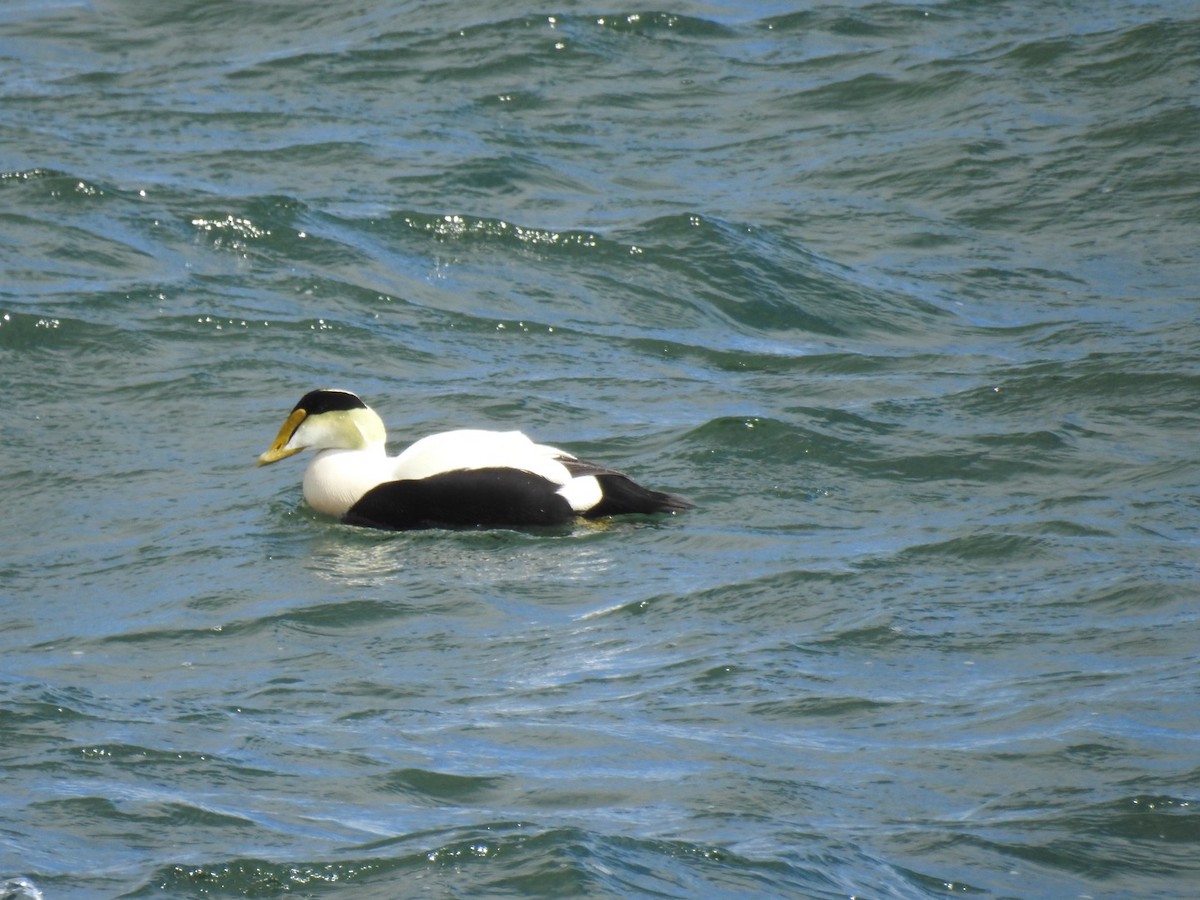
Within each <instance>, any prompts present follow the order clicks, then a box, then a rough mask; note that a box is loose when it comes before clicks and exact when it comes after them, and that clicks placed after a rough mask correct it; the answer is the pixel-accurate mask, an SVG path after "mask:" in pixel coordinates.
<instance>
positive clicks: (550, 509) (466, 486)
mask: <svg viewBox="0 0 1200 900" xmlns="http://www.w3.org/2000/svg"><path fill="white" fill-rule="evenodd" d="M557 489H558V485H557V484H555V483H554V482H552V481H549V480H547V479H545V478H542V477H541V476H539V475H531V474H530V473H529V472H522V471H520V470H518V469H504V468H495V469H462V470H459V471H455V472H443V473H442V474H440V475H434V476H431V477H429V478H420V479H410V480H406V481H389V482H387V483H386V484H381V485H379V486H377V487H374V488H372V489H371V490H369V491H367V493H365V494H364V495H363V496H362V497H361V498H360V499H359V501H358V502H357V503H355V504H354V506H352V507H350V511H349V512H348V513H346V515H345V516H343V518H342V521H343V522H345V523H347V524H348V525H362V526H366V527H368V528H386V529H390V530H393V531H407V530H410V529H414V528H437V527H445V526H448V527H471V526H481V527H485V528H488V527H490V528H497V527H522V526H533V525H562V524H566V523H568V522H572V521H574V519H575V516H576V514H575V512H574V510H572V509H571V505H570V504H569V503H567V501H566V500H565V499H563V498H562V496H560V495H559V494H558V493H556V491H557Z"/></svg>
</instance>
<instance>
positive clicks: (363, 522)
mask: <svg viewBox="0 0 1200 900" xmlns="http://www.w3.org/2000/svg"><path fill="white" fill-rule="evenodd" d="M386 445H387V430H386V428H385V426H384V424H383V420H382V419H381V418H380V417H379V414H378V413H376V412H375V411H374V410H373V409H371V408H370V407H369V406H367V404H366V403H364V402H363V401H362V399H361V398H360V397H359V396H358V395H357V394H355V393H352V392H351V391H345V390H340V389H337V388H321V389H318V390H314V391H309V392H308V393H307V394H305V395H304V396H303V397H301V398H300V401H299V402H298V403H297V404H296V405H295V406H294V407H293V408H292V411H291V413H290V414H289V415H288V417H287V418H286V419H285V420H284V422H283V425H282V426H281V427H280V429H279V433H278V434H277V435H276V436H275V440H274V442H273V443H272V444H271V446H270V447H268V448H267V450H265V451H264V452H263V453H262V454H261V455H260V456H259V457H258V465H259V466H266V465H270V464H272V463H276V462H279V461H280V460H282V459H287V458H288V457H289V456H294V455H295V454H297V453H300V452H301V451H303V450H314V451H316V455H315V456H314V457H313V458H312V461H311V462H309V464H308V468H307V469H306V470H305V472H304V481H303V491H304V499H305V502H307V503H308V505H309V506H310V507H312V508H313V509H314V510H316V511H317V512H318V513H321V514H322V515H326V516H330V517H333V518H336V519H339V520H340V521H342V522H344V523H346V524H348V525H357V526H362V527H367V528H378V529H385V530H389V531H407V530H413V529H420V528H456V527H457V528H462V527H468V528H471V527H473V528H526V527H531V526H546V525H567V524H572V523H575V522H579V521H581V520H583V521H587V520H596V519H607V518H609V517H612V516H624V515H658V514H668V515H675V514H676V513H679V512H682V511H684V510H686V509H691V508H692V504H691V503H689V502H688V501H687V500H684V499H683V498H682V497H677V496H675V495H674V494H668V493H664V492H662V491H655V490H651V489H650V488H646V487H643V486H642V485H640V484H638V483H637V482H635V481H634V480H633V479H631V478H630V477H629V476H627V475H625V474H623V473H621V472H618V471H616V470H614V469H610V468H608V467H606V466H602V465H597V464H596V463H591V462H587V461H585V460H581V459H579V458H577V457H575V456H574V455H572V454H570V453H568V452H566V451H565V450H560V449H559V448H557V447H550V446H547V445H545V444H538V443H535V442H534V441H533V440H532V439H530V438H529V437H527V436H526V435H525V434H523V433H522V432H520V431H486V430H481V429H458V430H455V431H445V432H441V433H438V434H432V435H429V436H428V437H423V438H421V439H420V440H418V441H416V442H415V443H413V444H412V445H410V446H409V447H408V448H407V449H406V450H404V451H403V452H402V453H400V455H399V456H388V455H387V446H386Z"/></svg>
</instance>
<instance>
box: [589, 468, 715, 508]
mask: <svg viewBox="0 0 1200 900" xmlns="http://www.w3.org/2000/svg"><path fill="white" fill-rule="evenodd" d="M596 480H597V481H599V482H600V491H601V493H603V495H604V498H603V499H602V500H601V501H600V502H599V503H597V504H596V505H595V506H593V507H592V508H591V509H589V510H588V511H587V512H585V513H584V514H583V515H584V518H587V519H599V518H602V517H604V516H626V515H632V514H638V513H640V514H643V515H650V514H652V513H677V512H683V511H684V510H685V509H691V508H692V504H690V503H688V502H687V501H686V500H684V499H683V498H682V497H676V496H675V495H674V494H664V493H663V492H662V491H652V490H650V489H649V488H644V487H642V486H641V485H640V484H638V483H637V482H636V481H634V480H633V479H631V478H629V477H628V476H626V475H622V474H620V473H619V472H605V473H604V474H601V475H596Z"/></svg>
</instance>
